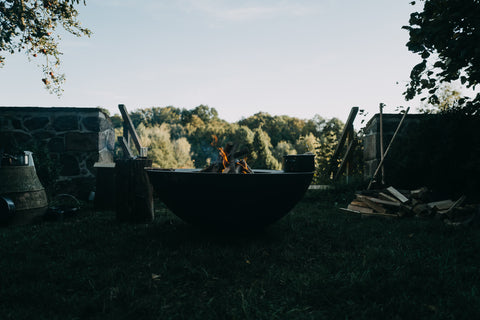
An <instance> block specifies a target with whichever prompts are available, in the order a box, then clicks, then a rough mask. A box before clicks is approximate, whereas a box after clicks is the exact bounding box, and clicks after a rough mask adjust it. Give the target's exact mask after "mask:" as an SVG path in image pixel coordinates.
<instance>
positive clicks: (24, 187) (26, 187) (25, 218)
mask: <svg viewBox="0 0 480 320" xmlns="http://www.w3.org/2000/svg"><path fill="white" fill-rule="evenodd" d="M0 195H3V196H7V197H8V198H10V199H11V200H12V201H13V203H14V204H15V215H14V216H13V218H12V219H11V221H10V224H13V225H20V224H28V223H33V222H35V221H37V220H40V218H41V216H42V215H43V214H44V213H45V211H46V210H47V207H48V201H47V195H46V193H45V189H44V188H43V186H42V184H41V183H40V180H38V176H37V173H36V171H35V167H34V166H2V167H0Z"/></svg>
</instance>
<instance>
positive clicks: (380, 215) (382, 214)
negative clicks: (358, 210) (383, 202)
mask: <svg viewBox="0 0 480 320" xmlns="http://www.w3.org/2000/svg"><path fill="white" fill-rule="evenodd" d="M362 217H384V218H398V215H397V214H389V213H380V212H372V213H362Z"/></svg>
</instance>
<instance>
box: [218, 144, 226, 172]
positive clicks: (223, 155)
mask: <svg viewBox="0 0 480 320" xmlns="http://www.w3.org/2000/svg"><path fill="white" fill-rule="evenodd" d="M218 151H219V153H220V156H221V157H222V164H223V169H222V172H223V170H225V168H226V167H227V165H228V164H229V162H228V157H227V154H226V153H225V151H224V150H223V148H222V147H220V148H218Z"/></svg>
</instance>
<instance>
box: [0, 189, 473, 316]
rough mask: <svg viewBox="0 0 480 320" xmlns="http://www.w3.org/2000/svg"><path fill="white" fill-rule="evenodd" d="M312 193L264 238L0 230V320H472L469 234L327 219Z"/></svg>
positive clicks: (119, 230) (339, 199)
mask: <svg viewBox="0 0 480 320" xmlns="http://www.w3.org/2000/svg"><path fill="white" fill-rule="evenodd" d="M348 200H349V199H348V193H342V192H333V191H328V192H327V191H316V192H313V191H310V192H309V193H308V195H307V196H306V197H305V199H304V200H303V201H302V202H301V203H299V204H298V205H297V207H296V208H295V209H294V210H293V211H292V212H291V213H290V214H289V215H288V216H286V217H285V218H284V219H282V220H280V221H279V222H278V223H276V224H274V225H272V226H271V227H270V228H268V229H267V230H266V231H265V232H263V233H258V234H254V235H230V236H228V235H214V234H208V233H205V232H202V231H199V230H196V229H193V228H191V227H189V226H188V225H186V224H184V223H183V222H182V221H180V220H178V219H177V218H176V217H175V216H173V215H172V214H171V213H170V212H168V211H167V210H166V209H164V208H161V207H160V208H159V209H158V210H157V213H156V219H155V222H154V223H153V224H151V225H128V224H119V223H117V222H116V221H115V215H114V214H113V213H108V212H107V213H91V212H86V213H83V214H82V215H79V216H78V217H76V218H71V219H66V220H64V221H62V222H48V223H42V224H39V225H33V226H23V227H10V228H3V229H0V318H1V319H323V318H324V319H419V318H422V319H424V318H431V319H462V318H465V319H467V318H468V319H475V318H476V319H478V318H480V292H479V288H480V279H479V278H480V273H479V270H478V266H479V262H480V259H479V258H478V252H480V237H479V236H478V229H476V228H465V229H453V228H450V227H448V226H445V225H443V224H442V223H441V222H440V221H436V220H419V219H414V218H410V219H404V220H387V219H383V218H376V217H375V218H361V217H360V216H358V215H353V214H348V213H344V212H340V211H338V209H337V208H336V206H341V205H344V204H345V203H346V202H347V201H348Z"/></svg>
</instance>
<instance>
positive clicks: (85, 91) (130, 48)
mask: <svg viewBox="0 0 480 320" xmlns="http://www.w3.org/2000/svg"><path fill="white" fill-rule="evenodd" d="M78 9H79V13H80V14H79V19H80V21H81V22H82V25H84V26H85V27H88V28H90V29H91V30H92V32H93V35H92V37H91V38H76V37H74V36H71V35H68V34H64V33H62V37H63V40H62V41H60V45H59V46H60V50H61V51H62V52H63V53H64V55H63V56H62V69H61V71H62V72H65V73H66V77H67V81H66V83H65V84H64V86H63V88H64V93H63V95H62V96H61V97H60V98H57V97H56V96H55V95H51V94H49V93H48V92H47V91H46V90H45V89H44V87H43V85H42V83H41V76H40V75H41V72H40V71H41V70H40V69H39V68H37V67H36V63H40V62H41V61H36V59H33V61H31V62H28V59H27V57H26V56H25V55H24V54H22V53H20V54H15V55H7V57H6V64H5V66H4V68H3V69H1V71H0V72H1V74H2V77H1V78H0V88H1V89H0V95H1V97H2V99H1V100H0V103H1V104H2V105H11V106H45V107H50V106H52V107H82V106H85V107H102V108H105V109H107V110H109V111H110V113H111V114H112V115H113V114H115V113H118V109H117V106H118V104H125V105H126V106H127V108H128V110H129V111H130V112H132V111H135V110H137V109H144V108H150V107H165V106H174V107H176V108H185V109H193V108H195V107H196V106H198V105H202V104H203V105H207V106H209V107H210V108H214V109H215V110H217V111H218V114H219V117H220V118H221V119H224V120H226V121H228V122H237V121H239V120H240V119H241V118H248V117H249V116H252V115H254V114H256V113H258V112H266V113H269V114H270V115H272V116H276V115H287V116H291V117H296V118H300V119H311V118H313V116H314V115H316V114H318V115H320V116H321V117H322V118H325V119H330V118H334V117H336V118H338V119H340V120H342V121H343V122H345V121H346V118H347V117H348V114H349V112H350V109H351V108H352V107H354V106H358V107H359V108H360V109H364V110H365V111H366V112H368V113H369V114H371V115H373V114H375V113H377V112H378V108H379V104H380V103H384V104H386V108H385V112H394V110H395V109H396V108H397V107H399V106H405V107H408V106H410V107H411V110H412V111H414V110H415V109H417V108H419V107H421V103H420V102H419V100H413V101H409V102H407V101H405V99H404V97H403V95H402V93H403V92H404V91H405V85H406V84H407V83H408V81H409V75H410V71H411V69H412V67H413V66H414V65H415V64H416V63H418V62H419V61H420V57H417V56H416V55H415V54H413V53H411V52H409V51H408V49H407V47H406V45H405V44H406V43H407V41H408V32H407V31H406V30H402V29H401V27H402V26H404V25H408V19H409V15H410V13H412V12H414V11H415V10H416V9H418V5H417V6H412V5H410V4H409V1H405V2H399V1H394V0H389V1H385V0H383V1H382V0H370V1H366V2H364V3H358V2H356V1H353V0H344V1H340V2H339V1H322V2H321V3H318V2H316V1H311V0H301V1H291V0H286V1H282V2H277V1H273V0H268V1H267V0H266V1H246V2H243V3H240V4H239V3H237V2H234V1H231V0H197V1H193V0H182V1H177V2H174V3H170V2H166V1H153V0H144V1H142V2H141V4H140V5H139V2H135V1H117V0H103V1H89V2H87V5H86V6H85V7H84V6H78ZM126 21H128V23H126Z"/></svg>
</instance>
